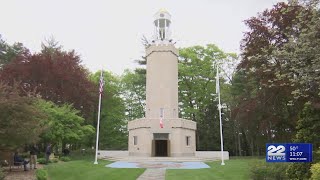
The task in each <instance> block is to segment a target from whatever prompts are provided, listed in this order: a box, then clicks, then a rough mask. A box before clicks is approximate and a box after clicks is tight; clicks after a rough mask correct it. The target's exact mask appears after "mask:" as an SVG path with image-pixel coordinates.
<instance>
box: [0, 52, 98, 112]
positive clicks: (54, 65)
mask: <svg viewBox="0 0 320 180" xmlns="http://www.w3.org/2000/svg"><path fill="white" fill-rule="evenodd" d="M46 49H48V48H46ZM46 49H44V50H43V52H41V53H36V54H32V55H31V54H28V55H25V56H17V57H16V58H15V60H14V61H12V62H10V63H9V64H7V65H6V66H5V67H4V68H3V69H2V71H1V72H0V80H2V81H4V82H7V83H9V84H10V85H12V84H13V82H14V81H21V85H22V86H21V89H22V90H23V91H22V92H29V91H36V93H39V94H40V95H41V97H42V98H43V99H45V100H49V101H52V102H54V103H56V104H59V105H62V104H64V103H68V104H73V106H74V107H75V108H76V109H78V110H80V111H81V112H82V113H83V114H84V115H85V117H86V118H88V117H91V116H90V115H91V114H90V113H91V112H92V110H93V109H92V108H93V103H94V96H95V94H93V88H94V86H93V83H92V82H91V81H89V79H88V76H89V72H88V71H87V70H86V69H85V68H84V67H83V66H82V65H81V59H80V57H79V56H78V55H77V54H76V53H75V52H74V51H69V52H66V51H62V50H60V49H59V48H58V49H53V50H52V51H48V50H46Z"/></svg>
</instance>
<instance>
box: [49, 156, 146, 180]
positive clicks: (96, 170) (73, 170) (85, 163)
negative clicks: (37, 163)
mask: <svg viewBox="0 0 320 180" xmlns="http://www.w3.org/2000/svg"><path fill="white" fill-rule="evenodd" d="M109 163H111V162H110V161H103V160H100V161H99V164H97V165H95V164H93V161H92V159H91V161H89V160H73V161H70V162H59V163H53V164H50V165H48V166H46V169H47V170H48V174H49V179H50V180H62V179H63V180H88V179H92V180H105V179H108V180H110V179H111V180H112V179H114V180H118V179H119V180H121V179H123V180H130V179H132V180H135V179H137V178H138V177H139V176H140V175H141V174H142V173H143V172H144V170H145V169H117V168H107V167H105V165H107V164H109Z"/></svg>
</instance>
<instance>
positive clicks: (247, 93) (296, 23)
mask: <svg viewBox="0 0 320 180" xmlns="http://www.w3.org/2000/svg"><path fill="white" fill-rule="evenodd" d="M308 4H310V3H308ZM315 8H316V7H315V6H305V5H303V4H301V3H298V2H296V1H295V2H293V1H292V2H290V3H289V4H287V3H278V4H276V5H275V6H274V7H273V8H272V9H267V10H265V11H264V12H262V13H261V14H259V15H258V16H257V17H253V18H250V19H249V20H247V21H245V22H246V25H247V26H248V27H249V31H247V32H246V33H245V36H244V39H243V41H242V43H241V47H242V61H241V62H240V64H239V66H238V72H237V73H236V78H238V79H239V82H241V83H238V84H234V86H232V89H233V93H234V94H235V97H236V99H235V100H236V101H235V102H236V104H235V106H234V108H233V109H232V112H233V116H234V117H236V119H237V120H238V122H239V125H240V128H242V129H243V130H244V131H245V133H246V134H245V135H246V137H252V139H249V138H247V141H248V142H249V143H250V144H252V145H251V147H247V148H248V149H251V151H252V152H253V148H254V146H257V147H256V149H257V151H259V149H263V148H264V143H265V142H288V141H290V140H291V139H292V137H293V136H294V135H295V132H296V130H295V125H296V121H297V119H298V114H299V112H300V111H301V110H302V107H303V104H304V103H305V102H306V101H308V100H311V99H313V100H312V101H313V102H317V101H318V100H317V99H319V98H318V97H316V94H315V92H317V89H318V87H319V85H318V83H319V81H318V76H317V74H316V73H315V70H316V69H314V68H316V67H317V66H318V65H317V62H318V59H317V56H318V55H317V52H316V50H313V47H317V46H316V44H317V43H318V40H317V38H318V37H317V36H316V32H317V31H315V29H316V24H319V23H317V21H319V20H318V18H317V17H318V15H317V11H315ZM312 29H313V30H312ZM306 37H308V38H306ZM307 39H308V40H307ZM312 39H313V40H312ZM315 49H316V48H315ZM302 67H303V68H302ZM307 72H310V73H307ZM312 81H313V82H312ZM241 88H242V90H241ZM305 90H306V91H305ZM303 91H305V92H306V93H302V92H303ZM256 132H259V133H256ZM259 142H260V143H259ZM262 152H263V151H262Z"/></svg>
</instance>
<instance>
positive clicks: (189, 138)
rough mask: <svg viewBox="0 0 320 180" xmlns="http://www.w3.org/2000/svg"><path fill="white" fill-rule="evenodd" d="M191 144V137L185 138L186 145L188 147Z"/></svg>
mask: <svg viewBox="0 0 320 180" xmlns="http://www.w3.org/2000/svg"><path fill="white" fill-rule="evenodd" d="M190 144H191V136H186V145H187V146H190Z"/></svg>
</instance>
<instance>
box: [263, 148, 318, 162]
mask: <svg viewBox="0 0 320 180" xmlns="http://www.w3.org/2000/svg"><path fill="white" fill-rule="evenodd" d="M266 162H312V144H310V143H282V144H279V143H278V144H266Z"/></svg>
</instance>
